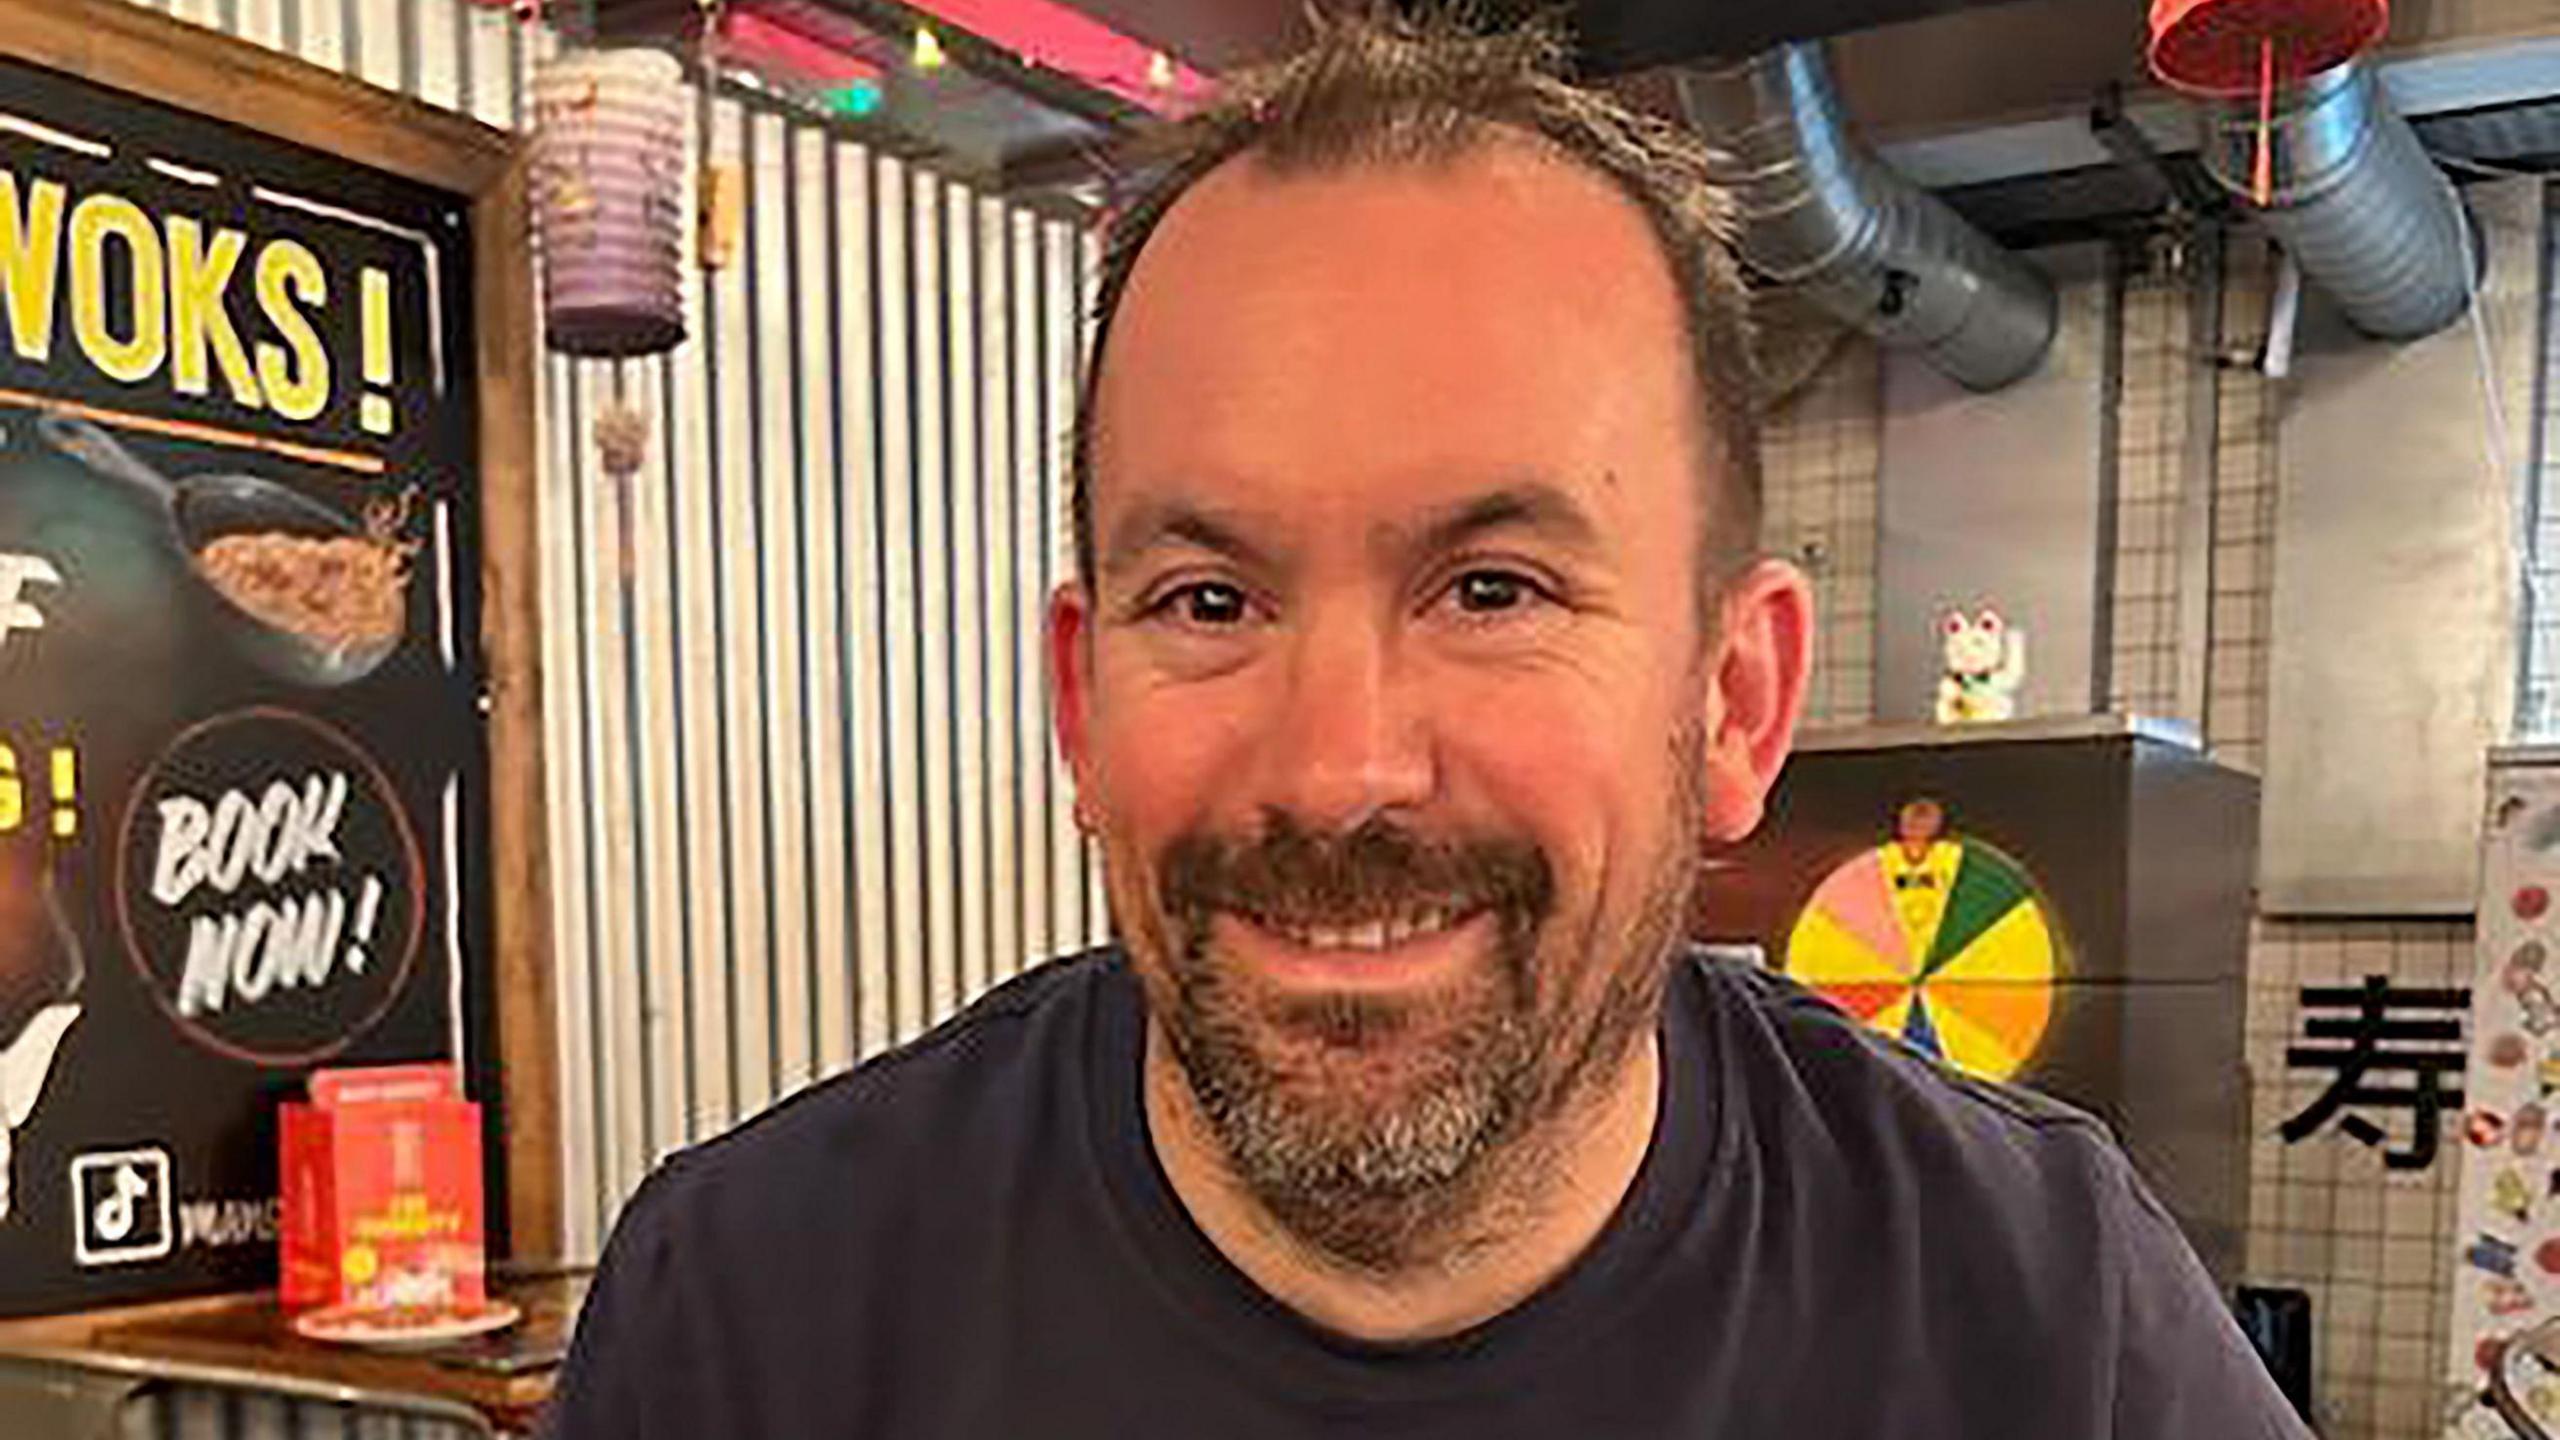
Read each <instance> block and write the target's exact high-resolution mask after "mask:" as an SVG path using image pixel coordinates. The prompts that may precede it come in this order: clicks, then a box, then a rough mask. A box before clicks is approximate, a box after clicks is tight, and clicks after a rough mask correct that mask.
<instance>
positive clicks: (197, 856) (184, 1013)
mask: <svg viewBox="0 0 2560 1440" xmlns="http://www.w3.org/2000/svg"><path fill="white" fill-rule="evenodd" d="M424 880H425V876H424V864H423V862H422V860H421V859H420V857H419V854H418V839H417V832H416V829H415V827H414V826H412V825H411V824H410V821H409V817H408V816H407V814H406V813H404V812H403V810H402V809H401V805H400V797H399V796H398V794H396V793H395V792H394V791H393V789H392V787H391V782H390V781H389V779H388V778H386V777H385V776H384V774H383V772H382V768H381V767H380V766H379V765H378V764H377V763H375V761H374V760H373V758H372V757H371V756H370V755H367V754H366V753H365V752H364V751H363V750H362V749H361V748H360V747H358V746H357V744H356V742H355V741H353V740H352V739H350V738H348V737H347V736H346V735H344V734H343V733H341V732H339V731H337V730H335V729H333V728H331V727H330V726H329V725H327V724H325V723H323V722H321V721H319V720H316V719H313V718H312V717H310V716H307V715H300V714H296V713H295V712H293V711H290V710H283V709H276V708H272V707H264V708H258V709H253V710H247V711H242V712H239V713H237V714H232V715H225V716H220V717H217V718H215V719H211V720H207V721H204V722H202V723H200V724H198V725H196V726H193V727H192V728H190V729H188V730H187V731H186V732H185V733H183V734H181V735H180V736H178V738H177V739H176V740H175V741H174V742H172V743H171V745H170V746H169V748H168V749H167V750H166V751H164V752H163V753H162V754H161V756H160V758H159V759H158V760H157V761H155V762H154V763H153V764H152V766H151V768H150V769H149V770H148V771H147V772H146V773H145V774H144V776H143V778H142V780H141V782H140V783H139V784H138V785H136V786H135V787H134V790H133V795H132V798H131V800H130V801H129V802H128V803H127V806H126V810H125V821H124V834H123V837H122V840H121V843H120V844H119V846H118V863H117V867H116V909H117V914H118V916H119V917H120V919H121V920H122V923H123V928H124V940H125V946H126V949H127V951H128V953H130V954H131V956H132V958H133V962H134V965H135V967H136V969H137V970H139V971H140V973H141V975H142V978H143V982H144V984H145V985H146V986H148V987H149V990H150V993H151V997H152V998H153V999H154V1000H156V1001H158V1002H159V1004H160V1005H161V1007H162V1008H163V1009H164V1010H165V1011H167V1013H168V1014H169V1015H170V1017H171V1018H172V1019H174V1020H175V1021H176V1022H177V1024H178V1026H179V1028H180V1029H181V1030H183V1031H184V1032H185V1033H186V1034H187V1035H188V1036H189V1038H191V1039H194V1040H196V1041H198V1042H199V1043H201V1044H204V1045H206V1046H209V1047H211V1048H212V1049H214V1050H216V1051H219V1052H220V1053H222V1054H225V1055H229V1056H232V1057H234V1058H238V1059H245V1060H251V1061H255V1062H257V1063H260V1064H266V1065H299V1064H309V1063H312V1062H314V1061H318V1060H324V1059H327V1058H328V1057H330V1056H332V1055H335V1054H337V1053H338V1052H339V1051H341V1050H344V1049H345V1048H346V1047H347V1046H348V1044H349V1043H351V1042H353V1041H354V1040H355V1039H356V1038H357V1037H359V1036H361V1035H362V1034H363V1033H364V1032H365V1031H366V1030H367V1029H370V1028H371V1027H372V1025H373V1024H374V1022H375V1021H377V1020H379V1019H380V1018H381V1016H382V1015H383V1013H384V1012H385V1011H386V1010H388V1009H389V1008H390V1006H391V1004H392V1002H393V1001H394V1000H396V999H397V998H398V997H399V994H400V990H401V987H402V985H403V983H404V982H405V981H406V980H407V979H408V975H409V970H410V966H411V962H412V961H413V960H414V959H415V957H416V954H417V948H418V938H419V932H420V928H421V926H422V923H423V921H424V918H425V916H424V912H423V911H422V910H421V908H420V906H419V903H418V897H419V891H420V889H421V887H422V885H423V884H424Z"/></svg>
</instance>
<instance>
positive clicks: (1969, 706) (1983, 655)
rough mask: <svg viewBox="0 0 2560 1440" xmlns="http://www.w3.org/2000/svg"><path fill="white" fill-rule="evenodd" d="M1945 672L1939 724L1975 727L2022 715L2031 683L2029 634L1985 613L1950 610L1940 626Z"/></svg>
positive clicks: (1940, 679)
mask: <svg viewBox="0 0 2560 1440" xmlns="http://www.w3.org/2000/svg"><path fill="white" fill-rule="evenodd" d="M1938 634H1939V638H1940V644H1941V651H1942V653H1943V655H1944V657H1945V668H1944V669H1943V670H1942V671H1941V673H1940V674H1939V676H1938V723H1939V724H1941V725H1971V724H1977V723H1980V722H1983V721H1990V720H2007V719H2011V718H2013V717H2014V716H2015V715H2016V714H2017V712H2018V689H2019V687H2020V686H2022V685H2024V684H2025V683H2026V679H2027V633H2026V632H2025V631H2023V630H2020V629H2017V628H2016V627H2014V626H2012V625H2010V624H2009V623H2008V622H2007V621H2005V620H2003V619H2001V618H2000V612H1999V611H1997V610H1992V609H1985V610H1983V611H1982V612H1981V613H1980V614H1978V615H1967V614H1965V613H1964V612H1963V611H1961V610H1950V611H1948V612H1947V613H1946V614H1945V615H1944V616H1943V617H1941V618H1940V620H1939V622H1938Z"/></svg>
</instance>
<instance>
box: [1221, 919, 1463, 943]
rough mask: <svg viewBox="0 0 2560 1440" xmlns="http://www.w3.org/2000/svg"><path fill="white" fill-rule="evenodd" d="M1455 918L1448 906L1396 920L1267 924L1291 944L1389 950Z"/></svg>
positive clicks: (1437, 929)
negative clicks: (1351, 922)
mask: <svg viewBox="0 0 2560 1440" xmlns="http://www.w3.org/2000/svg"><path fill="white" fill-rule="evenodd" d="M1455 918H1456V917H1455V916H1454V915H1453V914H1452V913H1451V912H1449V911H1446V910H1425V911H1421V912H1418V913H1416V914H1412V915H1405V916H1399V917H1398V918H1396V919H1393V920H1371V921H1368V922H1366V923H1364V924H1359V925H1289V924H1284V923H1272V924H1270V925H1268V926H1267V927H1266V928H1268V929H1269V930H1271V931H1272V933H1274V934H1276V935H1278V936H1280V937H1281V938H1282V939H1284V940H1287V941H1289V942H1290V943H1291V944H1294V945H1298V946H1301V947H1304V948H1306V949H1309V950H1389V949H1393V948H1394V947H1396V946H1398V945H1402V944H1405V943H1407V942H1409V941H1413V940H1418V939H1421V938H1423V937H1424V936H1428V935H1436V934H1438V933H1439V932H1441V931H1443V930H1446V929H1448V928H1449V925H1450V922H1451V921H1452V920H1453V919H1455Z"/></svg>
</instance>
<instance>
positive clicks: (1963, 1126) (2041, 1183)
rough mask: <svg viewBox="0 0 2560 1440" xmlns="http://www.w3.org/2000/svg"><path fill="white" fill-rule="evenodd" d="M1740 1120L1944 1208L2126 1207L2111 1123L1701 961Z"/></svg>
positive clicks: (1746, 958)
mask: <svg viewBox="0 0 2560 1440" xmlns="http://www.w3.org/2000/svg"><path fill="white" fill-rule="evenodd" d="M1695 963H1696V965H1697V967H1698V970H1699V972H1700V974H1701V976H1702V977H1703V978H1704V980H1705V982H1706V983H1705V986H1704V987H1703V988H1704V992H1705V993H1706V994H1707V995H1708V996H1709V997H1710V1001H1709V1004H1710V1009H1711V1010H1712V1011H1714V1012H1716V1018H1717V1021H1718V1023H1717V1024H1716V1027H1715V1032H1714V1033H1716V1034H1717V1035H1718V1036H1719V1038H1720V1040H1721V1042H1722V1046H1723V1050H1724V1053H1723V1055H1722V1056H1721V1057H1720V1059H1719V1060H1718V1061H1717V1063H1719V1064H1721V1065H1723V1066H1726V1067H1730V1068H1729V1069H1728V1070H1727V1071H1726V1073H1727V1074H1728V1075H1730V1076H1731V1077H1732V1078H1733V1080H1734V1082H1735V1090H1736V1091H1737V1095H1736V1097H1735V1102H1734V1103H1737V1104H1739V1106H1740V1107H1741V1112H1742V1113H1741V1115H1740V1116H1739V1117H1738V1118H1741V1119H1744V1120H1747V1121H1748V1122H1749V1123H1748V1124H1747V1125H1746V1126H1745V1127H1744V1128H1745V1129H1746V1130H1747V1132H1748V1134H1749V1135H1750V1136H1751V1137H1752V1141H1753V1143H1755V1144H1757V1145H1759V1146H1761V1147H1763V1148H1764V1149H1766V1150H1776V1151H1782V1152H1788V1153H1794V1154H1798V1155H1802V1154H1805V1153H1811V1154H1816V1155H1819V1157H1820V1158H1821V1159H1822V1160H1824V1161H1825V1162H1827V1163H1831V1164H1836V1165H1845V1166H1847V1167H1848V1170H1849V1172H1850V1173H1854V1174H1857V1175H1860V1176H1862V1177H1865V1178H1867V1179H1870V1180H1872V1181H1875V1182H1878V1183H1884V1184H1903V1183H1907V1184H1910V1185H1912V1186H1914V1187H1915V1188H1917V1187H1920V1186H1923V1185H1925V1186H1926V1187H1928V1188H1929V1189H1931V1190H1933V1191H1934V1192H1936V1193H1935V1198H1937V1199H1941V1200H1945V1199H1955V1198H1957V1196H1958V1195H1959V1194H1970V1195H1972V1196H1975V1197H1981V1196H1984V1195H2000V1194H2006V1195H2011V1196H2016V1197H2020V1198H2024V1197H2026V1196H2028V1195H2030V1194H2041V1196H2042V1197H2044V1198H2045V1199H2047V1200H2051V1199H2054V1198H2058V1197H2060V1196H2062V1195H2066V1194H2068V1195H2072V1196H2077V1197H2079V1198H2081V1199H2083V1200H2084V1201H2095V1202H2098V1203H2110V1202H2114V1201H2118V1200H2121V1199H2124V1198H2127V1196H2126V1185H2125V1182H2126V1178H2127V1177H2126V1172H2125V1169H2124V1165H2125V1162H2124V1160H2123V1156H2122V1153H2121V1152H2120V1151H2119V1149H2118V1148H2117V1146H2116V1143H2115V1140H2114V1137H2113V1136H2112V1135H2111V1134H2110V1133H2109V1131H2108V1129H2107V1127H2106V1125H2105V1123H2104V1122H2103V1121H2101V1120H2099V1119H2098V1118H2097V1117H2096V1116H2093V1115H2091V1114H2089V1113H2088V1112H2086V1111H2083V1110H2080V1109H2078V1108H2076V1107H2074V1106H2071V1105H2068V1104H2065V1103H2064V1102H2062V1101H2060V1100H2056V1099H2054V1098H2052V1097H2051V1096H2048V1095H2045V1094H2042V1093H2040V1092H2037V1091H2033V1090H2029V1089H2025V1088H2023V1087H2021V1086H2016V1085H2008V1084H2002V1083H1999V1082H1996V1081H1991V1080H1985V1079H1982V1078H1980V1077H1978V1076H1974V1075H1970V1074H1967V1073H1965V1072H1964V1071H1961V1070H1959V1069H1957V1068H1955V1067H1954V1066H1952V1065H1949V1064H1947V1063H1945V1062H1944V1061H1942V1060H1939V1059H1937V1058H1935V1057H1933V1056H1931V1055H1929V1054H1926V1053H1924V1052H1923V1051H1921V1050H1920V1049H1919V1048H1917V1047H1916V1046H1913V1045H1911V1044H1909V1043H1908V1042H1906V1041H1903V1040H1901V1039H1899V1038H1897V1037H1895V1036H1892V1035H1888V1034H1886V1033H1884V1032H1882V1031H1880V1030H1877V1029H1876V1028H1875V1027H1873V1026H1871V1025H1868V1024H1866V1023H1864V1022H1862V1021H1860V1020H1858V1019H1856V1018H1854V1017H1852V1016H1850V1015H1848V1014H1846V1013H1844V1012H1843V1011H1842V1010H1841V1009H1839V1008H1838V1007H1837V1006H1835V1005H1834V1004H1832V1003H1831V1002H1830V1001H1828V1000H1826V999H1824V998H1822V997H1821V996H1819V995H1817V994H1815V993H1814V992H1812V991H1810V990H1808V989H1806V988H1805V987H1803V986H1801V985H1799V984H1797V983H1796V982H1794V981H1792V980H1790V979H1788V978H1786V977H1785V976H1783V975H1779V974H1775V973H1773V972H1771V971H1769V970H1768V969H1766V968H1765V967H1763V966H1762V965H1760V964H1758V963H1757V962H1756V956H1755V954H1754V952H1749V951H1730V950H1717V951H1702V952H1700V954H1699V955H1698V956H1697V957H1696V960H1695Z"/></svg>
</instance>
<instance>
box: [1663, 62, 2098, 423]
mask: <svg viewBox="0 0 2560 1440" xmlns="http://www.w3.org/2000/svg"><path fill="white" fill-rule="evenodd" d="M1679 86H1680V100H1681V105H1682V107H1683V108H1684V109H1686V110H1687V111H1688V114H1689V119H1690V122H1691V123H1692V124H1694V125H1695V126H1697V128H1698V129H1699V131H1700V132H1701V133H1702V134H1704V136H1705V137H1706V139H1707V141H1708V143H1710V144H1711V145H1713V146H1714V147H1715V149H1716V150H1717V152H1718V155H1719V159H1718V169H1719V171H1720V172H1721V173H1720V174H1719V175H1718V177H1717V178H1719V179H1720V180H1722V181H1723V182H1724V183H1725V184H1726V185H1727V186H1728V187H1729V188H1730V189H1731V190H1732V192H1733V195H1734V199H1735V202H1736V203H1737V205H1738V206H1739V207H1740V210H1741V215H1742V241H1741V248H1742V258H1743V260H1744V261H1745V262H1746V263H1747V264H1749V265H1750V266H1751V268H1752V269H1754V270H1756V271H1758V272H1759V273H1760V274H1762V275H1764V276H1766V277H1767V278H1769V279H1771V280H1774V281H1776V282H1778V283H1779V284H1782V285H1790V286H1794V287H1797V288H1798V289H1799V290H1800V291H1801V292H1802V293H1803V294H1804V295H1805V296H1806V297H1807V298H1808V299H1810V300H1812V301H1813V302H1814V303H1815V304H1816V305H1819V306H1821V307H1822V308H1823V309H1824V310H1826V311H1828V312H1830V313H1831V314H1833V315H1836V316H1838V317H1839V318H1840V319H1841V320H1842V321H1844V322H1846V323H1848V324H1850V325H1853V326H1856V327H1857V328H1858V329H1860V330H1863V331H1865V332H1867V333H1868V334H1870V335H1873V336H1874V337H1876V339H1877V340H1879V341H1880V342H1882V343H1884V344H1886V345H1892V346H1907V347H1910V348H1913V349H1917V350H1920V351H1922V352H1923V353H1924V354H1926V355H1927V356H1928V358H1929V360H1930V362H1931V363H1933V364H1935V365H1936V366H1937V367H1938V368H1939V369H1941V370H1943V371H1945V372H1946V373H1947V374H1949V375H1951V376H1953V377H1954V378H1955V379H1956V380H1958V381H1960V382H1961V383H1963V384H1964V385H1966V386H1968V387H1970V388H1972V389H1975V390H1996V389H1998V388H1999V387H2001V386H2003V385H2006V384H2008V383H2009V382H2010V381H2012V380H2016V379H2018V378H2019V377H2020V376H2023V375H2025V374H2026V373H2027V372H2028V371H2030V370H2033V369H2034V368H2035V367H2036V364H2037V362H2038V361H2040V360H2042V359H2043V358H2044V352H2045V348H2046V347H2047V346H2048V345H2050V344H2051V343H2052V341H2053V329H2054V296H2053V282H2052V281H2051V280H2049V279H2047V278H2046V277H2045V275H2044V273H2043V272H2042V271H2039V270H2037V269H2036V268H2035V267H2034V266H2032V265H2029V264H2027V263H2026V262H2025V261H2023V260H2021V259H2019V258H2018V257H2017V256H2015V255H2013V254H2011V253H2009V252H2008V251H2007V250H2004V249H2002V248H2001V247H2000V246H1999V245H1998V244H1997V243H1996V242H1994V241H1993V240H1992V239H1991V238H1990V237H1989V236H1987V235H1985V234H1983V233H1982V232H1981V231H1979V230H1977V229H1975V228H1974V227H1973V226H1972V225H1970V224H1968V223H1966V222H1965V220H1964V219H1963V218H1962V217H1961V216H1958V215H1957V214H1956V213H1955V212H1954V211H1953V210H1950V209H1948V208H1947V206H1946V204H1945V203H1944V202H1943V201H1941V200H1939V199H1938V198H1937V197H1936V196H1934V195H1931V194H1930V193H1928V192H1927V191H1925V190H1922V189H1921V188H1920V187H1918V186H1916V185H1914V184H1912V183H1911V182H1910V181H1908V180H1905V179H1903V178H1902V177H1901V176H1899V175H1896V174H1894V173H1893V172H1892V171H1890V170H1888V169H1886V168H1885V166H1884V164H1883V162H1882V161H1879V160H1877V159H1876V158H1875V157H1874V156H1872V155H1870V154H1869V153H1867V151H1866V150H1865V149H1864V148H1863V147H1862V146H1860V145H1859V144H1858V143H1857V142H1856V141H1855V140H1854V139H1852V138H1851V137H1850V135H1849V131H1848V125H1847V123H1846V120H1845V118H1844V117H1843V115H1842V113H1841V108H1840V99H1839V95H1838V93H1837V92H1836V91H1835V90H1834V89H1833V87H1832V83H1831V72H1830V67H1829V66H1828V65H1826V64H1825V63H1824V61H1823V55H1822V49H1821V47H1820V46H1819V45H1818V44H1790V45H1780V46H1778V47H1776V48H1774V49H1771V50H1767V51H1763V52H1762V53H1761V54H1759V55H1757V56H1754V57H1753V58H1751V59H1749V60H1745V61H1742V62H1741V63H1739V64H1735V65H1730V66H1723V67H1718V68H1700V69H1691V70H1684V71H1682V72H1681V74H1680V76H1679Z"/></svg>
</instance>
